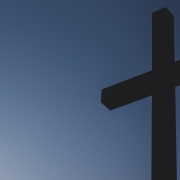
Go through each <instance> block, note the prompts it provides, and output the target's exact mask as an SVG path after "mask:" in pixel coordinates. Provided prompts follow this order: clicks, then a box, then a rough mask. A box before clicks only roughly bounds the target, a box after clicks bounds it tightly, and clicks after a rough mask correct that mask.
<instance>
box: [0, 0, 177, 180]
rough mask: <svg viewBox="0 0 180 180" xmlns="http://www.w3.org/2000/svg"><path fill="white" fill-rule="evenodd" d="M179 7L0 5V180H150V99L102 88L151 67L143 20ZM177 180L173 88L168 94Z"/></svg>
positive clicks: (92, 2)
mask: <svg viewBox="0 0 180 180" xmlns="http://www.w3.org/2000/svg"><path fill="white" fill-rule="evenodd" d="M163 7H167V8H168V9H169V10H170V11H171V12H172V14H173V15H174V19H175V60H179V59H180V1H178V0H164V1H162V0H151V1H150V0H149V1H147V0H146V1H144V0H138V1H133V0H129V1H119V0H111V1H107V0H51V1H50V0H43V1H42V0H15V1H14V0H1V1H0V24H1V26H0V59H1V61H0V85H1V88H0V99H1V102H0V143H1V145H0V179H2V180H119V179H122V180H144V179H146V180H150V179H151V97H148V98H146V99H143V100H140V101H137V102H135V103H132V104H129V105H126V106H123V107H121V108H118V109H115V110H113V111H109V110H108V109H107V108H105V107H104V106H103V105H102V104H101V102H100V98H101V89H102V88H105V87H108V86H110V85H113V84H115V83H118V82H121V81H124V80H126V79H129V78H132V77H134V76H137V75H140V74H142V73H145V72H147V71H150V70H151V63H152V60H151V57H152V54H151V45H152V42H151V28H152V26H151V22H152V21H151V20H152V19H151V15H152V12H154V11H156V10H159V9H161V8H163ZM176 112H177V118H176V121H177V160H178V180H180V165H179V163H180V153H179V151H180V130H179V129H180V87H177V88H176Z"/></svg>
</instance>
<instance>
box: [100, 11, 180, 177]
mask: <svg viewBox="0 0 180 180" xmlns="http://www.w3.org/2000/svg"><path fill="white" fill-rule="evenodd" d="M178 85H180V60H178V61H176V62H174V17H173V15H172V14H171V12H170V11H169V10H168V9H167V8H163V9H160V10H158V11H156V12H154V13H153V14H152V71H149V72H147V73H144V74H142V75H139V76H136V77H134V78H131V79H129V80H126V81H123V82H121V83H118V84H115V85H113V86H110V87H107V88H104V89H102V94H101V102H102V103H103V104H104V105H105V106H106V107H107V108H108V109H109V110H112V109H115V108H118V107H121V106H123V105H126V104H129V103H132V102H135V101H137V100H140V99H143V98H146V97H148V96H151V95H152V173H151V174H152V180H177V162H176V112H175V109H176V108H175V87H176V86H178Z"/></svg>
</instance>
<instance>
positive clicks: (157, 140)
mask: <svg viewBox="0 0 180 180" xmlns="http://www.w3.org/2000/svg"><path fill="white" fill-rule="evenodd" d="M173 21H174V19H173V15H172V14H171V13H170V12H169V11H168V10H167V9H164V10H159V11H156V12H154V13H153V14H152V72H153V80H152V81H153V86H152V180H176V113H175V87H174V86H172V85H171V83H170V82H169V76H170V73H171V70H170V67H172V65H173V63H174V22H173Z"/></svg>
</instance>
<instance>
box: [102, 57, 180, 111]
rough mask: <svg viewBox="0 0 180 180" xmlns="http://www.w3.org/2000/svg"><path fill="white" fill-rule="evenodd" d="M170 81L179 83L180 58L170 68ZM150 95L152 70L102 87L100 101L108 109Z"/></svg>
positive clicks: (177, 84)
mask: <svg viewBox="0 0 180 180" xmlns="http://www.w3.org/2000/svg"><path fill="white" fill-rule="evenodd" d="M171 74H172V75H171V77H170V81H169V82H171V83H173V86H179V85H180V60H178V61H175V62H174V63H173V66H172V68H171ZM151 95H152V71H149V72H147V73H144V74H141V75H139V76H136V77H134V78H132V79H129V80H126V81H123V82H121V83H118V84H115V85H113V86H110V87H107V88H104V89H102V93H101V102H102V104H104V105H105V106H106V107H107V108H108V109H109V110H112V109H115V108H118V107H121V106H124V105H126V104H129V103H132V102H135V101H138V100H140V99H143V98H146V97H148V96H151Z"/></svg>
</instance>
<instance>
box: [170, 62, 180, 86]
mask: <svg viewBox="0 0 180 180" xmlns="http://www.w3.org/2000/svg"><path fill="white" fill-rule="evenodd" d="M171 81H172V82H173V84H174V86H179V85H180V60H178V61H175V62H174V66H173V68H172V77H171Z"/></svg>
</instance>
